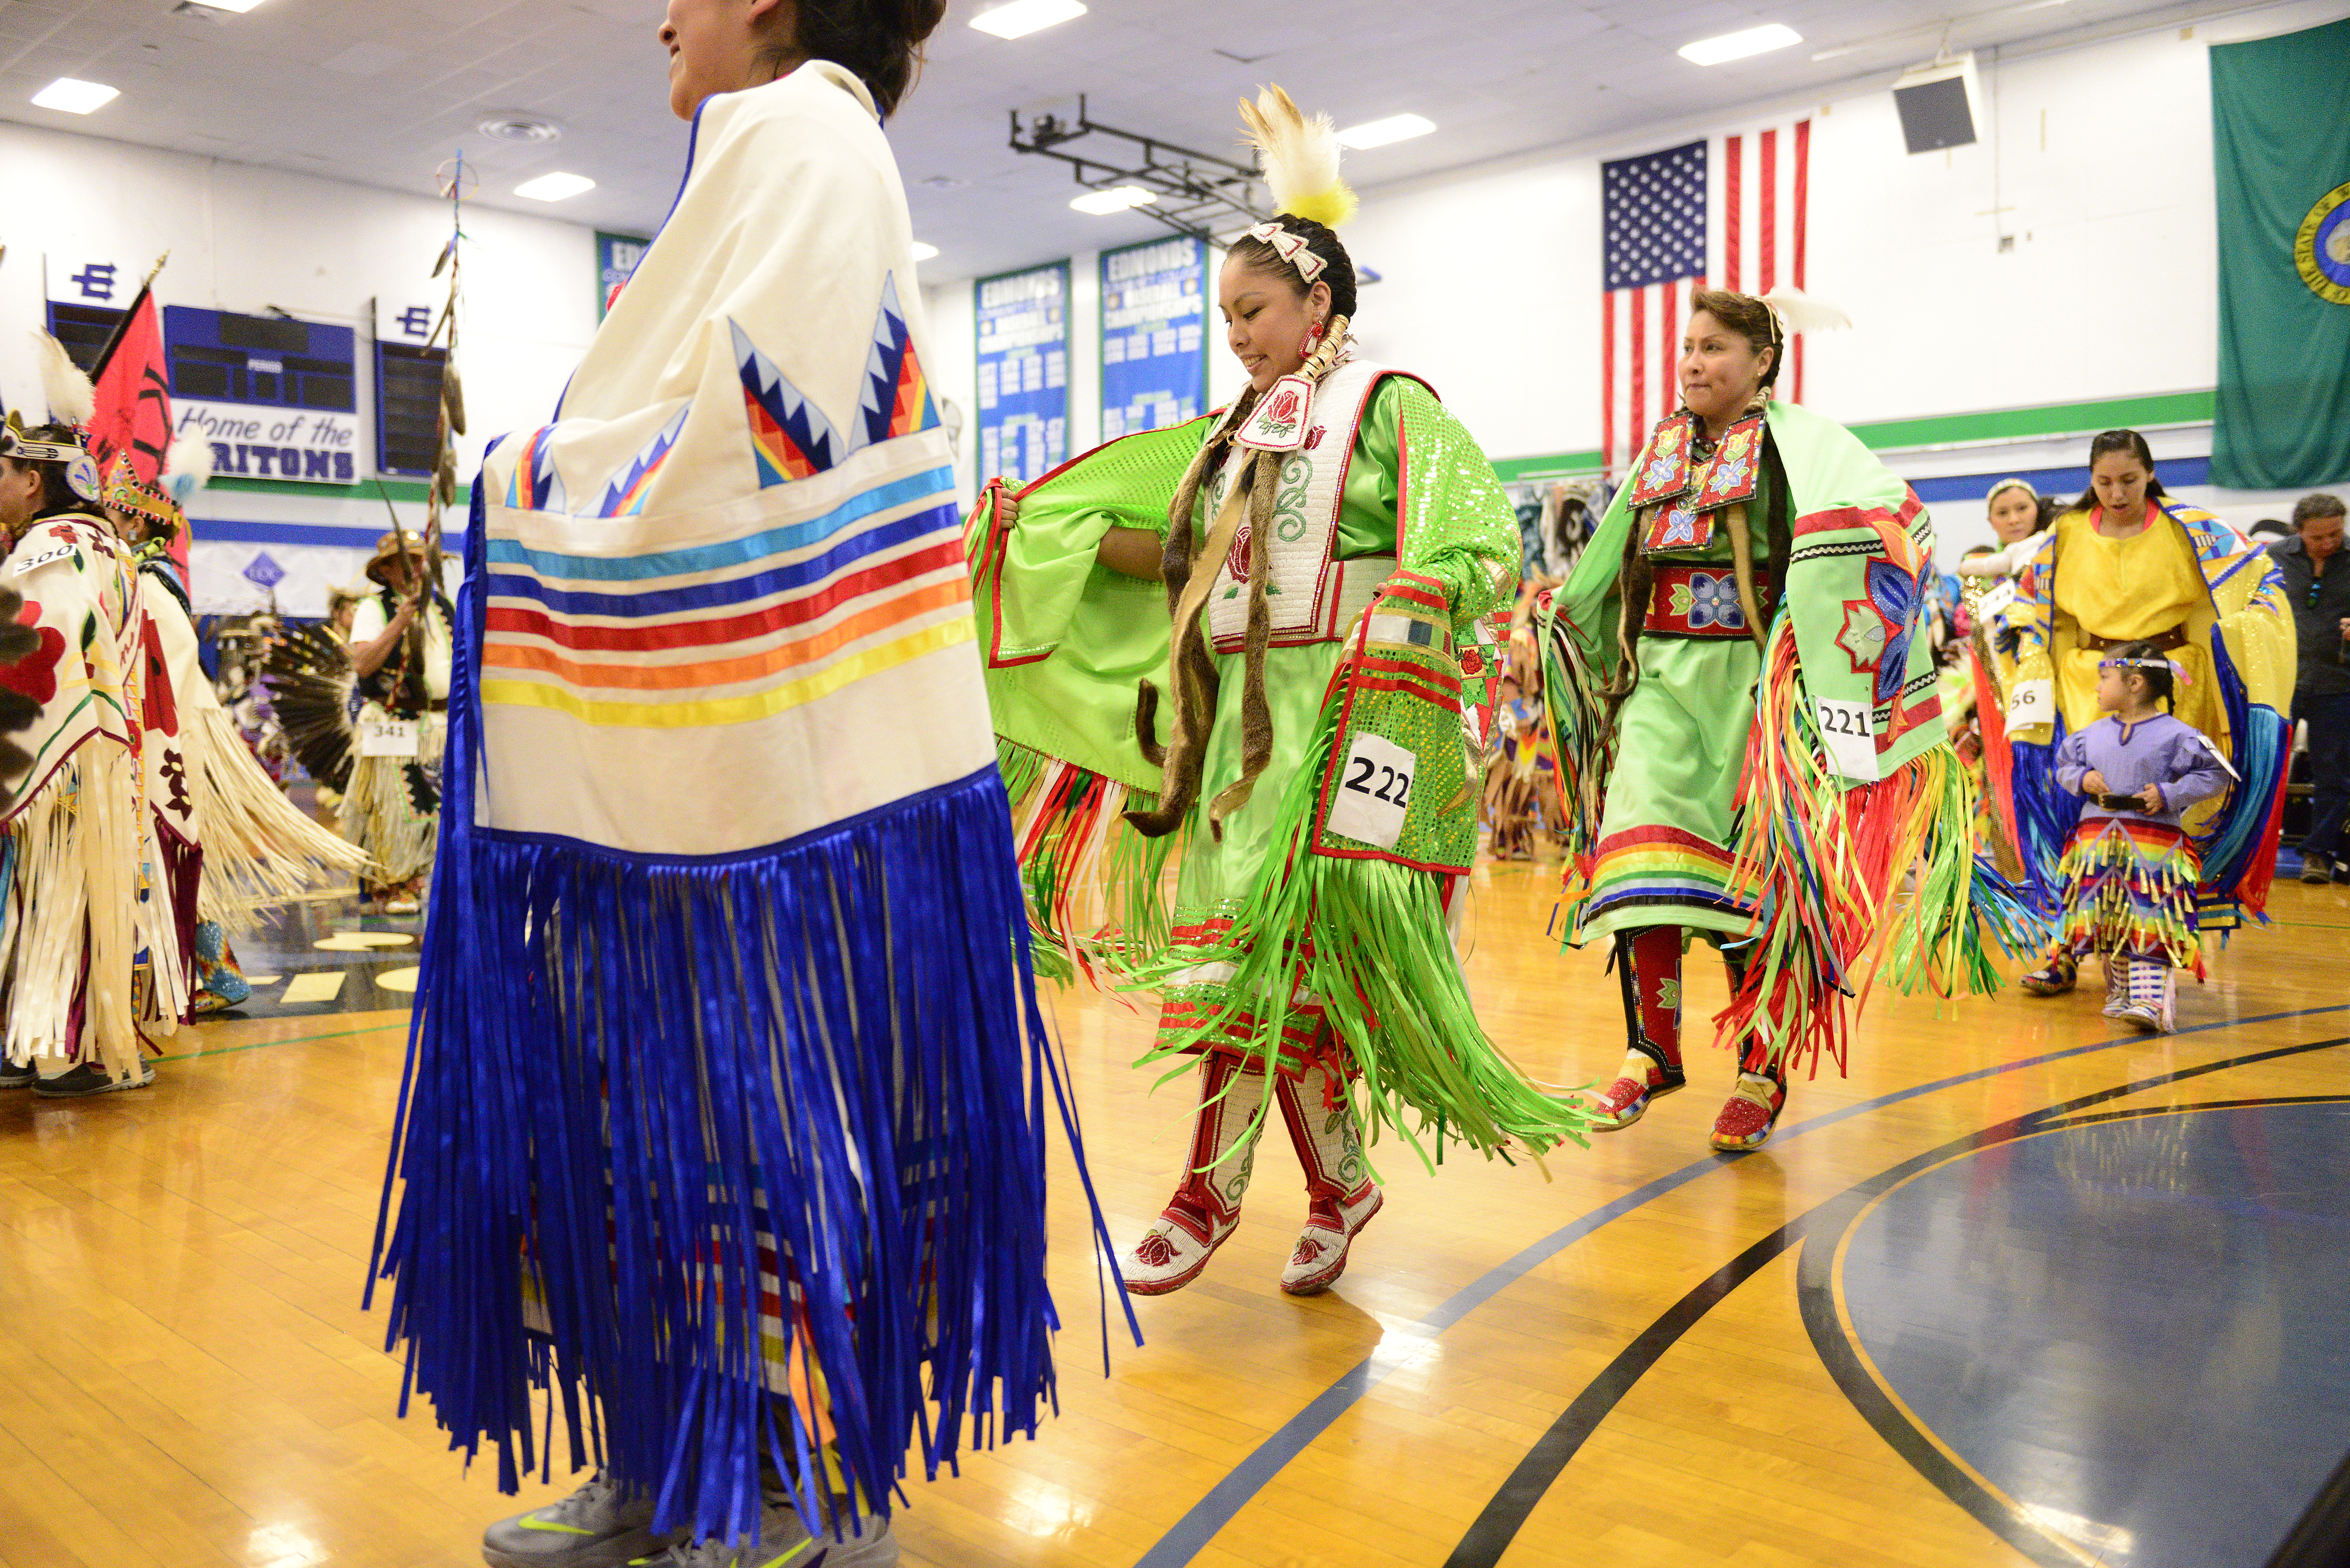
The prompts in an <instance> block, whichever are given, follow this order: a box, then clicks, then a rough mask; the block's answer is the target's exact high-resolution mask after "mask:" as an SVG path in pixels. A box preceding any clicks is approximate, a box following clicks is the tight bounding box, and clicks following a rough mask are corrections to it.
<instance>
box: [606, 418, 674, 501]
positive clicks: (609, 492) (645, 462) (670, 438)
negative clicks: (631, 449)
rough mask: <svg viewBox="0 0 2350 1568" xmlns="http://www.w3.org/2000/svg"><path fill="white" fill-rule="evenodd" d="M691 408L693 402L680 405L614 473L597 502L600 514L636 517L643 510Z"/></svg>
mask: <svg viewBox="0 0 2350 1568" xmlns="http://www.w3.org/2000/svg"><path fill="white" fill-rule="evenodd" d="M692 411H693V405H692V404H691V403H687V404H686V405H685V406H684V407H682V408H681V409H679V410H677V414H676V416H675V417H674V418H672V419H671V421H669V423H667V424H665V425H663V426H662V427H661V429H660V434H659V435H656V436H655V437H653V439H652V440H651V441H648V442H647V443H646V444H645V449H644V451H642V452H639V453H637V455H636V457H635V458H634V460H632V461H631V462H629V466H628V467H626V468H624V469H622V470H621V471H620V472H619V473H618V474H617V475H615V476H614V477H613V480H612V483H609V484H608V485H606V486H605V487H604V499H603V500H602V501H600V502H598V504H597V506H596V515H597V516H598V517H634V516H637V515H638V514H640V513H642V512H643V511H644V509H645V496H646V494H647V493H649V492H650V490H651V489H652V487H653V480H654V479H655V478H656V477H657V476H659V474H660V471H661V464H662V463H664V462H668V461H669V454H670V452H671V450H673V449H674V448H675V447H676V445H677V438H678V436H679V435H680V434H681V433H682V432H683V431H684V430H685V416H686V415H688V414H690V413H691V412H692Z"/></svg>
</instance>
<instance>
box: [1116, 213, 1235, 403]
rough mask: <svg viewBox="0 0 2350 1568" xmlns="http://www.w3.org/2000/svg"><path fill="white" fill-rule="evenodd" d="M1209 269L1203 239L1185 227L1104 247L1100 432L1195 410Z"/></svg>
mask: <svg viewBox="0 0 2350 1568" xmlns="http://www.w3.org/2000/svg"><path fill="white" fill-rule="evenodd" d="M1207 277H1208V247H1207V246H1206V245H1205V244H1202V243H1201V242H1200V241H1199V240H1196V239H1193V238H1191V236H1190V235H1188V234H1187V235H1183V236H1181V237H1180V238H1177V239H1171V240H1150V241H1148V242H1146V243H1144V244H1139V245H1127V246H1125V247H1123V248H1121V249H1118V250H1114V251H1104V252H1103V253H1102V258H1101V433H1102V440H1104V441H1116V440H1117V439H1118V437H1120V436H1122V435H1130V434H1132V433H1133V432H1134V431H1149V430H1165V429H1166V428H1167V427H1168V426H1170V425H1180V424H1183V423H1185V422H1187V421H1191V420H1195V419H1197V418H1199V417H1200V410H1201V408H1202V407H1204V406H1205V405H1206V403H1207V400H1208V355H1207V342H1206V333H1207V321H1208V300H1207Z"/></svg>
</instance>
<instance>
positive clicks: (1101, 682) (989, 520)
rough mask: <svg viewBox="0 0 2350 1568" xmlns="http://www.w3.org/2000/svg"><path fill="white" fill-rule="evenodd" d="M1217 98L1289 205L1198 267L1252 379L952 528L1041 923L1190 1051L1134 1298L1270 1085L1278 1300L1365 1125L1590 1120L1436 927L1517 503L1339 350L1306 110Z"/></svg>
mask: <svg viewBox="0 0 2350 1568" xmlns="http://www.w3.org/2000/svg"><path fill="white" fill-rule="evenodd" d="M1242 112H1243V118H1244V119H1247V120H1248V121H1249V123H1250V127H1251V130H1253V133H1254V135H1255V137H1256V139H1257V141H1258V144H1259V146H1260V147H1261V148H1262V150H1263V153H1264V164H1265V169H1266V175H1267V182H1268V183H1269V184H1270V185H1271V186H1272V187H1273V190H1274V195H1275V196H1276V198H1277V199H1279V200H1280V202H1281V205H1282V212H1281V215H1280V216H1278V217H1277V218H1275V219H1274V220H1273V221H1272V222H1270V223H1263V224H1260V225H1258V226H1257V227H1256V228H1254V229H1252V230H1251V231H1250V232H1249V233H1248V234H1246V235H1245V236H1244V237H1243V238H1242V239H1241V240H1240V241H1239V242H1238V243H1237V244H1234V245H1233V246H1232V251H1231V253H1230V255H1229V257H1228V259H1227V260H1226V262H1225V264H1224V267H1223V271H1222V276H1221V279H1220V286H1219V300H1220V304H1221V307H1222V313H1223V317H1224V320H1225V323H1226V337H1227V341H1228V343H1229V345H1230V347H1231V348H1232V352H1233V354H1234V355H1235V356H1236V357H1237V358H1239V359H1240V361H1241V364H1242V365H1243V368H1244V369H1246V370H1247V371H1248V375H1249V386H1248V389H1247V390H1246V391H1245V392H1244V393H1243V395H1242V396H1241V397H1240V398H1239V399H1238V400H1236V401H1235V402H1234V403H1233V404H1232V407H1230V408H1229V409H1226V410H1222V413H1221V414H1217V415H1211V416H1210V417H1209V418H1207V419H1204V420H1201V421H1193V422H1192V423H1191V424H1188V425H1184V426H1181V427H1178V428H1176V429H1172V430H1168V431H1149V432H1145V433H1143V434H1140V435H1136V436H1130V437H1128V438H1126V439H1124V440H1122V441H1113V442H1111V443H1109V444H1108V445H1107V446H1105V447H1102V448H1100V449H1098V450H1097V451H1096V452H1092V453H1088V454H1087V456H1085V457H1082V458H1079V459H1077V460H1076V462H1072V463H1070V464H1069V465H1067V466H1066V467H1065V468H1064V469H1062V470H1060V471H1059V472H1055V473H1054V474H1050V475H1047V476H1046V477H1045V479H1043V480H1042V481H1039V482H1038V483H1035V484H1034V485H1031V486H1029V487H1028V488H1027V489H1025V490H1024V491H1021V492H1018V493H1006V492H1004V491H1003V490H1001V489H991V492H990V493H989V495H988V497H987V498H986V500H985V501H984V502H983V505H982V508H981V511H980V513H979V514H978V516H977V517H976V518H975V519H974V527H973V531H972V537H971V540H970V543H971V546H972V556H973V570H974V576H975V578H976V581H977V584H978V589H977V592H976V594H975V596H974V597H975V598H976V600H977V601H978V604H979V608H980V615H981V619H982V624H983V635H984V636H985V637H986V639H987V642H988V655H989V666H990V680H989V685H990V696H991V699H992V701H993V704H994V709H995V723H996V730H997V733H998V735H999V737H1000V739H1001V741H1002V742H1003V744H1002V750H1003V756H1004V761H1005V765H1006V770H1007V773H1008V774H1010V775H1011V782H1012V785H1013V789H1014V820H1015V825H1016V826H1017V827H1018V829H1019V834H1020V840H1021V851H1022V858H1023V861H1024V865H1025V866H1026V867H1027V868H1028V873H1029V878H1030V890H1031V895H1032V909H1033V911H1034V917H1035V923H1036V926H1037V929H1038V932H1039V934H1040V937H1041V938H1042V939H1043V940H1042V943H1041V944H1040V945H1041V946H1044V947H1046V948H1049V949H1054V950H1058V951H1059V952H1060V953H1062V954H1063V955H1065V957H1066V962H1067V966H1068V967H1069V968H1071V969H1075V970H1080V971H1086V972H1087V973H1090V974H1095V975H1098V976H1101V977H1104V978H1107V979H1109V980H1111V981H1117V982H1121V983H1123V984H1125V985H1127V986H1129V987H1134V986H1140V987H1147V988H1149V989H1152V990H1156V991H1157V992H1159V994H1160V998H1161V1011H1160V1013H1159V1041H1158V1046H1157V1048H1156V1050H1155V1051H1154V1052H1153V1053H1152V1056H1151V1057H1150V1058H1149V1059H1150V1060H1159V1059H1166V1058H1172V1057H1176V1056H1179V1055H1189V1054H1199V1055H1201V1056H1203V1057H1204V1060H1203V1062H1202V1063H1201V1067H1200V1069H1199V1078H1200V1084H1201V1099H1200V1108H1199V1113H1198V1119H1197V1122H1196V1125H1195V1127H1194V1129H1193V1135H1192V1137H1191V1144H1190V1155H1189V1158H1187V1160H1186V1162H1185V1168H1184V1171H1183V1174H1182V1177H1181V1179H1180V1185H1179V1186H1178V1188H1177V1189H1176V1193H1175V1196H1174V1198H1173V1199H1171V1200H1170V1203H1169V1204H1168V1206H1167V1208H1166V1210H1165V1211H1164V1212H1163V1213H1162V1214H1161V1215H1160V1217H1159V1220H1158V1222H1157V1223H1156V1224H1155V1225H1153V1226H1152V1227H1151V1229H1150V1230H1149V1231H1148V1232H1147V1233H1146V1234H1145V1235H1144V1236H1143V1238H1142V1240H1141V1241H1140V1242H1139V1245H1137V1246H1136V1247H1135V1248H1134V1249H1133V1250H1132V1251H1130V1252H1129V1253H1128V1255H1127V1256H1126V1258H1125V1260H1124V1272H1125V1275H1126V1282H1127V1288H1128V1290H1130V1291H1133V1292H1135V1293H1139V1294H1159V1293H1165V1292H1169V1291H1174V1290H1178V1289H1180V1288H1181V1287H1182V1286H1183V1285H1185V1284H1188V1283H1189V1282H1191V1280H1192V1279H1194V1278H1196V1277H1197V1276H1198V1274H1199V1272H1200V1271H1201V1268H1203V1267H1204V1266H1205V1265H1206V1263H1207V1261H1208V1259H1209V1257H1210V1255H1211V1254H1212V1253H1213V1252H1214V1251H1215V1250H1216V1248H1217V1247H1218V1246H1220V1245H1222V1242H1223V1241H1224V1240H1225V1238H1226V1237H1228V1236H1229V1235H1230V1234H1231V1233H1232V1228H1233V1226H1234V1225H1235V1224H1236V1223H1237V1222H1238V1220H1239V1214H1240V1202H1241V1197H1242V1194H1243V1191H1244V1190H1245V1189H1246V1187H1247V1184H1248V1179H1249V1171H1250V1166H1251V1162H1252V1158H1253V1149H1254V1146H1255V1140H1256V1137H1257V1136H1258V1133H1259V1132H1260V1130H1261V1129H1262V1127H1263V1122H1264V1120H1265V1119H1266V1118H1267V1117H1268V1116H1271V1115H1272V1114H1274V1106H1278V1108H1279V1115H1280V1117H1281V1120H1282V1122H1283V1124H1284V1126H1285V1127H1287V1128H1288V1129H1289V1133H1290V1137H1291V1139H1292V1141H1293V1142H1294V1143H1295V1147H1296V1149H1297V1153H1298V1157H1299V1159H1300V1160H1301V1162H1302V1163H1303V1164H1304V1166H1305V1173H1306V1180H1307V1194H1308V1218H1307V1221H1306V1225H1305V1231H1304V1232H1303V1234H1301V1235H1300V1237H1299V1238H1298V1241H1297V1245H1296V1248H1295V1251H1294V1252H1293V1254H1292V1257H1291V1261H1290V1263H1289V1266H1288V1268H1287V1269H1286V1270H1285V1271H1284V1274H1283V1276H1282V1288H1283V1289H1284V1290H1285V1291H1287V1292H1290V1293H1293V1294H1310V1293H1315V1292H1317V1291H1321V1290H1325V1289H1327V1288H1328V1287H1329V1285H1330V1284H1331V1283H1332V1282H1335V1281H1336V1279H1337V1278H1338V1276H1339V1274H1340V1273H1341V1272H1343V1271H1344V1269H1345V1268H1346V1264H1347V1249H1348V1246H1349V1244H1350V1243H1351V1241H1352V1240H1353V1238H1354V1236H1355V1235H1356V1234H1357V1232H1358V1231H1360V1230H1361V1229H1362V1227H1363V1226H1364V1225H1365V1224H1366V1223H1367V1222H1368V1220H1370V1218H1371V1216H1372V1215H1373V1214H1375V1213H1377V1212H1378V1207H1379V1203H1380V1200H1381V1199H1380V1190H1379V1187H1378V1182H1377V1181H1376V1180H1375V1179H1374V1177H1373V1174H1372V1172H1371V1169H1370V1167H1369V1164H1368V1162H1367V1158H1365V1154H1364V1147H1363V1146H1364V1135H1363V1130H1362V1129H1363V1127H1364V1126H1365V1125H1366V1124H1368V1125H1370V1126H1371V1127H1374V1128H1382V1127H1383V1128H1387V1129H1389V1130H1392V1131H1395V1132H1397V1133H1399V1134H1401V1135H1402V1136H1404V1137H1408V1138H1410V1139H1412V1141H1413V1142H1414V1143H1415V1145H1417V1144H1418V1143H1419V1136H1418V1135H1419V1134H1420V1133H1423V1132H1433V1133H1434V1134H1435V1135H1436V1137H1438V1138H1439V1139H1441V1138H1445V1137H1451V1138H1457V1139H1460V1140H1461V1141H1465V1142H1467V1143H1470V1144H1471V1145H1472V1146H1473V1147H1478V1148H1480V1149H1482V1150H1484V1151H1486V1152H1488V1153H1495V1152H1500V1151H1502V1150H1503V1149H1504V1148H1505V1147H1511V1146H1516V1147H1523V1148H1527V1149H1530V1150H1533V1151H1534V1152H1535V1153H1540V1152H1542V1151H1543V1150H1544V1149H1546V1148H1548V1147H1551V1146H1552V1145H1553V1144H1555V1142H1557V1141H1558V1140H1559V1139H1560V1138H1562V1137H1571V1136H1575V1134H1576V1133H1577V1132H1578V1130H1579V1128H1580V1126H1581V1122H1582V1119H1583V1118H1582V1116H1581V1113H1580V1112H1579V1111H1578V1110H1576V1109H1575V1107H1573V1106H1569V1105H1567V1104H1565V1103H1564V1102H1561V1101H1558V1100H1554V1099H1551V1098H1549V1097H1547V1096H1544V1095H1543V1094H1541V1093H1540V1092H1539V1091H1538V1090H1536V1089H1535V1088H1534V1085H1531V1084H1530V1083H1528V1082H1527V1081H1526V1080H1525V1078H1524V1077H1523V1075H1520V1074H1519V1073H1518V1072H1517V1070H1516V1069H1515V1068H1514V1067H1513V1066H1512V1065H1511V1064H1509V1063H1508V1062H1507V1061H1505V1060H1504V1059H1503V1057H1502V1056H1501V1054H1500V1053H1499V1052H1498V1051H1496V1050H1495V1049H1494V1047H1493V1045H1492V1043H1491V1042H1490V1041H1489V1040H1487V1039H1486V1037H1485V1035H1484V1033H1482V1030H1481V1029H1480V1028H1479V1027H1478V1024H1477V1022H1476V1018H1475V1015H1474V1013H1473V1012H1472V1011H1471V1007H1470V1003H1469V998H1468V993H1467V990H1466V987H1465V985H1464V983H1463V981H1462V977H1461V969H1460V964H1459V961H1458V959H1457V957H1456V956H1455V954H1454V951H1453V950H1452V946H1451V934H1450V926H1449V921H1450V919H1451V915H1452V914H1453V913H1454V911H1453V909H1452V907H1451V895H1452V891H1453V888H1454V885H1455V879H1456V878H1457V877H1459V876H1460V875H1461V874H1462V873H1464V872H1466V871H1467V870H1468V868H1469V867H1470V864H1471V859H1472V857H1473V855H1474V852H1475V847H1476V814H1477V803H1478V799H1479V794H1480V790H1479V788H1478V785H1479V783H1480V779H1479V771H1480V764H1479V762H1478V760H1477V759H1478V758H1479V757H1480V756H1482V733H1481V732H1479V731H1478V729H1477V727H1476V726H1475V724H1474V722H1473V720H1472V721H1471V722H1464V715H1473V714H1474V713H1475V712H1476V711H1479V710H1480V708H1481V705H1482V704H1484V701H1485V700H1484V698H1483V694H1482V692H1477V691H1469V692H1467V693H1465V694H1464V690H1463V686H1464V683H1463V678H1462V673H1461V671H1462V661H1461V656H1460V654H1459V653H1458V652H1457V651H1456V650H1457V649H1459V648H1460V647H1461V644H1462V642H1463V641H1464V640H1465V639H1467V636H1468V633H1469V630H1470V628H1471V626H1472V624H1473V622H1474V621H1475V619H1476V618H1478V617H1479V616H1481V615H1483V614H1485V613H1487V612H1488V611H1490V610H1492V608H1493V607H1495V606H1497V605H1500V604H1503V603H1506V602H1507V601H1508V597H1509V595H1510V593H1511V591H1512V590H1513V588H1514V587H1515V583H1516V560H1517V556H1518V550H1519V545H1518V537H1517V531H1516V525H1515V520H1514V517H1513V514H1512V512H1511V510H1510V508H1509V505H1508V504H1507V502H1506V500H1505V499H1504V497H1503V492H1502V488H1501V484H1500V482H1499V481H1498V479H1497V478H1496V476H1495V475H1494V473H1493V470H1492V465H1491V464H1490V463H1488V462H1486V460H1485V458H1484V455H1483V453H1482V452H1480V451H1479V450H1478V447H1477V444H1476V442H1475V441H1473V440H1472V439H1471V437H1470V435H1469V433H1468V432H1467V431H1464V430H1463V429H1462V428H1461V425H1460V423H1459V422H1458V421H1455V420H1454V419H1453V418H1452V417H1451V415H1450V414H1448V413H1446V412H1445V410H1444V409H1443V407H1442V405H1441V404H1440V403H1439V402H1438V400H1437V399H1436V397H1435V395H1434V393H1432V392H1431V391H1430V389H1428V388H1427V387H1426V386H1425V385H1424V384H1423V383H1422V382H1420V381H1419V380H1418V379H1416V378H1413V377H1411V376H1409V374H1407V373H1405V372H1402V371H1398V370H1393V369H1388V368H1386V367H1383V366H1378V365H1374V364H1371V363H1369V362H1368V361H1366V360H1363V359H1361V358H1356V357H1355V356H1354V355H1353V353H1352V350H1351V347H1350V344H1349V340H1348V337H1347V324H1348V321H1349V320H1350V319H1351V317H1353V315H1354V312H1355V308H1356V298H1355V277H1354V268H1353V265H1352V263H1351V262H1350V261H1349V260H1348V258H1347V253H1346V249H1345V247H1344V246H1343V245H1341V244H1339V241H1338V238H1337V235H1336V234H1335V233H1333V232H1332V227H1331V225H1332V224H1335V223H1339V222H1342V221H1343V220H1344V218H1345V216H1346V215H1347V213H1350V212H1351V210H1352V207H1353V197H1352V194H1351V192H1347V191H1346V188H1345V187H1344V186H1343V185H1342V184H1341V183H1340V182H1338V179H1337V156H1336V139H1335V137H1334V136H1333V135H1332V134H1331V132H1330V130H1329V122H1328V120H1327V119H1326V118H1323V119H1318V120H1317V121H1316V122H1315V123H1312V124H1309V123H1308V122H1306V121H1305V119H1303V117H1302V116H1300V115H1299V114H1298V113H1297V110H1296V109H1295V106H1293V105H1292V104H1290V102H1289V100H1288V99H1287V98H1286V97H1285V96H1283V95H1282V94H1281V93H1280V90H1279V89H1278V88H1273V89H1269V90H1268V91H1267V92H1266V93H1265V94H1263V96H1262V97H1261V98H1260V99H1259V101H1258V103H1257V104H1254V105H1249V104H1243V106H1242ZM1170 618H1171V627H1170ZM1138 688H1139V701H1138V699H1137V691H1138ZM1162 691H1163V695H1162ZM1178 843H1180V845H1181V846H1182V864H1181V872H1180V878H1179V880H1178V882H1177V886H1176V889H1175V895H1174V905H1173V909H1172V911H1171V914H1170V912H1169V911H1168V910H1167V909H1165V908H1164V907H1163V906H1162V905H1161V903H1160V898H1161V893H1160V888H1161V887H1162V881H1161V877H1160V875H1159V873H1160V871H1161V869H1162V868H1163V867H1164V864H1165V859H1166V857H1167V855H1168V854H1169V853H1170V849H1171V847H1172V846H1175V845H1177V844H1178Z"/></svg>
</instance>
